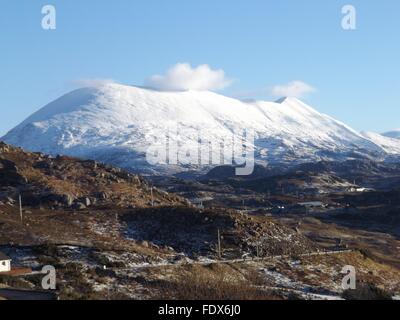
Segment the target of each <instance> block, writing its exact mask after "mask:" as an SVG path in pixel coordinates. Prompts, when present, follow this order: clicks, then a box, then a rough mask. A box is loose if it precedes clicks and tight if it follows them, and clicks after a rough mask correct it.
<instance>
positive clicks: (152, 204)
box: [150, 187, 154, 207]
mask: <svg viewBox="0 0 400 320" xmlns="http://www.w3.org/2000/svg"><path fill="white" fill-rule="evenodd" d="M150 193H151V206H152V207H154V198H153V187H151V188H150Z"/></svg>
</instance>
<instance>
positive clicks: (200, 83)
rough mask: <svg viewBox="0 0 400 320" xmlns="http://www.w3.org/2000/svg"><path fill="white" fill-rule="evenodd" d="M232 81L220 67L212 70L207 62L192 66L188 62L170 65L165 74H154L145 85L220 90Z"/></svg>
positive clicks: (164, 87)
mask: <svg viewBox="0 0 400 320" xmlns="http://www.w3.org/2000/svg"><path fill="white" fill-rule="evenodd" d="M231 83H232V80H231V79H228V78H227V77H226V76H225V72H224V70H222V69H218V70H213V69H211V67H210V66H209V65H207V64H203V65H200V66H198V67H192V66H191V65H190V64H189V63H178V64H176V65H174V66H172V67H171V68H170V69H169V70H168V71H167V72H166V74H165V75H154V76H152V77H150V78H148V79H147V80H146V81H145V85H146V86H148V87H151V88H154V89H157V90H161V91H187V90H199V91H204V90H220V89H223V88H226V87H227V86H229V85H230V84H231Z"/></svg>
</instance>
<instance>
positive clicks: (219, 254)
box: [218, 229, 222, 259]
mask: <svg viewBox="0 0 400 320" xmlns="http://www.w3.org/2000/svg"><path fill="white" fill-rule="evenodd" d="M221 257H222V254H221V232H220V231H219V229H218V259H221Z"/></svg>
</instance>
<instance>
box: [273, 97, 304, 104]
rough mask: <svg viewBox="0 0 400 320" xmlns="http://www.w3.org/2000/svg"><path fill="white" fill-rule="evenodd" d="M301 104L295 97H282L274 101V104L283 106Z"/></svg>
mask: <svg viewBox="0 0 400 320" xmlns="http://www.w3.org/2000/svg"><path fill="white" fill-rule="evenodd" d="M299 102H300V103H303V102H302V101H301V100H300V99H298V98H296V97H282V98H280V99H278V100H276V101H275V103H279V104H284V103H299Z"/></svg>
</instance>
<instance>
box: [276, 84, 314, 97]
mask: <svg viewBox="0 0 400 320" xmlns="http://www.w3.org/2000/svg"><path fill="white" fill-rule="evenodd" d="M315 91H316V89H315V88H314V87H312V86H311V85H309V84H307V83H305V82H302V81H292V82H289V83H288V84H283V85H276V86H273V87H272V88H271V94H272V95H273V96H276V97H296V98H301V97H303V96H304V95H306V94H309V93H312V92H315Z"/></svg>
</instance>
